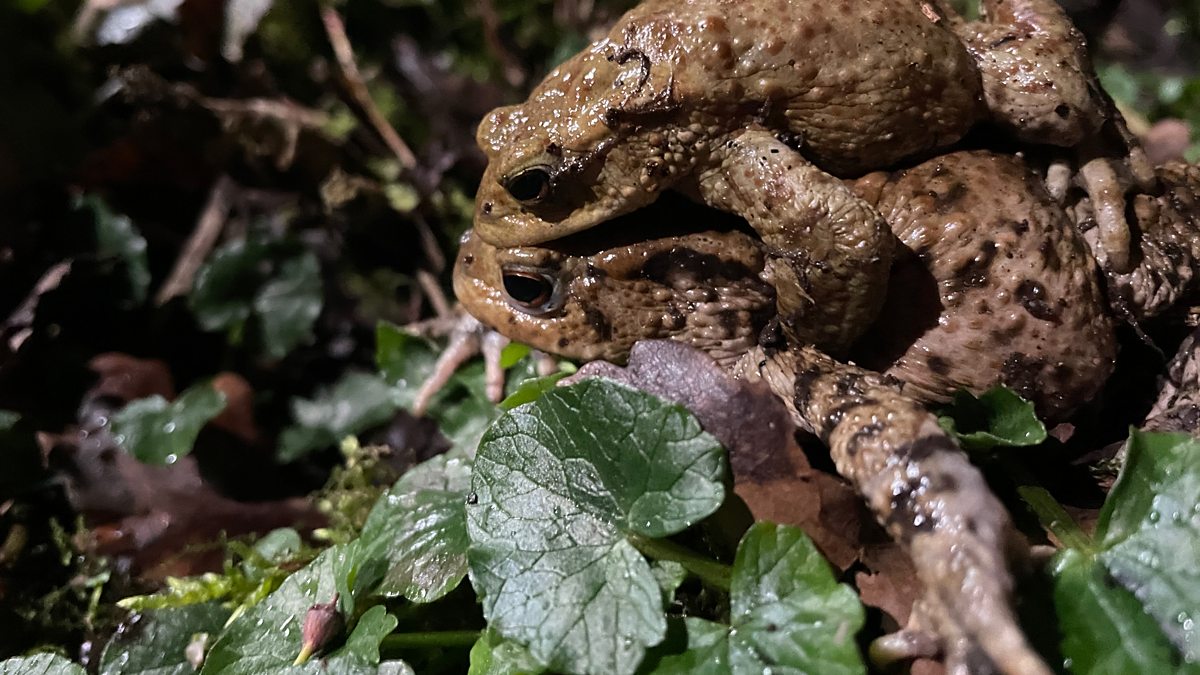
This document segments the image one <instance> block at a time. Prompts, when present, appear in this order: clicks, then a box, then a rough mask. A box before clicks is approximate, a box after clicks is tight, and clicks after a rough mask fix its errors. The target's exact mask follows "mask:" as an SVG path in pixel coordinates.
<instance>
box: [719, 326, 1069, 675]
mask: <svg viewBox="0 0 1200 675" xmlns="http://www.w3.org/2000/svg"><path fill="white" fill-rule="evenodd" d="M740 374H741V375H743V376H744V377H747V378H749V379H757V378H760V377H761V379H763V380H765V381H766V382H767V384H768V385H769V386H770V387H771V389H772V391H774V392H775V394H776V395H778V396H779V397H780V398H782V399H783V400H784V402H785V403H786V404H787V406H788V408H789V409H790V411H791V413H792V416H793V418H795V420H796V422H797V424H799V425H800V426H801V427H803V428H805V429H806V430H808V431H810V432H812V433H814V434H816V435H817V436H818V437H819V438H820V439H822V440H823V441H825V442H826V443H827V444H828V445H829V448H830V453H831V455H832V457H833V460H834V462H835V463H836V464H837V468H838V471H839V473H841V474H842V475H843V476H844V477H846V478H847V479H848V480H849V481H850V482H851V483H852V484H853V485H854V487H855V488H856V489H857V490H858V492H859V493H860V494H861V495H862V496H863V497H864V498H865V499H866V500H867V502H868V503H869V504H870V506H871V509H872V511H873V512H874V513H875V514H876V517H877V518H878V519H879V521H880V523H881V524H883V526H884V527H885V528H886V529H887V530H888V533H889V534H891V536H892V537H893V538H895V539H896V540H897V541H899V542H900V543H901V544H902V545H904V547H905V548H906V550H907V551H908V553H909V555H910V556H911V557H912V559H913V563H914V564H915V567H916V569H917V574H918V576H919V578H920V579H921V583H922V584H923V585H924V587H925V591H926V594H925V597H924V599H923V606H924V609H925V610H926V616H924V617H923V619H924V620H925V621H929V622H931V623H932V624H933V626H934V628H935V629H936V631H937V633H938V635H939V636H940V638H941V640H942V643H943V648H944V651H945V655H946V663H947V666H948V670H949V672H951V673H965V672H986V670H983V671H981V670H980V667H982V666H981V664H985V663H986V662H987V661H990V662H991V663H992V664H994V665H995V667H996V668H997V669H998V670H999V671H1000V672H1003V673H1011V674H1017V673H1019V674H1021V675H1030V674H1036V675H1040V674H1043V673H1045V674H1047V675H1048V674H1049V673H1050V672H1051V671H1050V670H1049V669H1048V668H1047V667H1046V665H1045V664H1044V663H1043V662H1042V660H1041V658H1040V657H1039V656H1038V655H1037V654H1036V652H1034V651H1033V649H1032V648H1031V647H1030V646H1029V644H1028V642H1027V641H1026V639H1025V636H1024V634H1023V633H1022V632H1021V629H1020V628H1019V627H1018V625H1017V621H1016V618H1015V616H1014V614H1013V610H1012V605H1011V600H1012V588H1013V582H1012V577H1011V576H1010V574H1009V563H1010V561H1017V562H1024V559H1025V554H1026V553H1027V551H1026V548H1025V544H1024V542H1023V540H1022V539H1021V538H1020V536H1019V535H1018V534H1017V533H1016V531H1015V530H1014V529H1013V525H1012V522H1011V520H1010V519H1009V516H1008V513H1007V512H1006V511H1005V510H1004V507H1003V506H1002V505H1001V504H1000V502H999V501H998V500H997V499H996V498H995V497H994V496H993V495H992V494H991V491H990V490H988V487H987V484H986V483H985V482H984V480H983V476H982V475H981V474H980V473H979V471H978V470H977V469H976V468H975V467H974V466H972V465H971V463H970V461H969V460H968V459H967V457H966V455H964V454H963V453H962V451H961V450H959V449H958V446H957V445H956V444H955V442H954V441H953V440H952V439H951V438H950V437H948V436H947V435H946V433H945V432H944V431H942V429H941V428H940V427H938V424H937V420H936V419H935V418H934V416H933V415H932V414H930V413H929V412H928V411H926V410H925V409H924V408H923V407H922V406H921V405H920V404H918V403H917V402H916V401H914V400H912V399H910V398H909V397H907V396H905V395H903V394H902V393H901V392H900V390H899V388H898V385H897V382H896V381H895V380H891V379H889V378H887V377H885V376H883V375H880V374H879V373H874V372H871V371H866V370H863V369H861V368H858V367H856V366H851V365H846V364H842V363H839V362H837V361H835V360H833V359H832V358H830V357H828V356H826V355H824V354H822V353H820V352H818V351H817V350H815V349H812V348H808V347H804V348H800V349H793V350H790V351H777V352H776V351H764V350H762V349H761V348H758V349H756V350H753V351H752V352H751V353H750V354H749V355H748V356H747V357H746V358H745V359H744V360H743V361H742V363H741V368H740ZM981 659H982V660H981Z"/></svg>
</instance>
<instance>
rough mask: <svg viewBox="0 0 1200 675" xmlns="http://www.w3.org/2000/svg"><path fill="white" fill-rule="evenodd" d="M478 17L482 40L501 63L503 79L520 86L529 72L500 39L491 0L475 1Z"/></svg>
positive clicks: (494, 9) (498, 17)
mask: <svg viewBox="0 0 1200 675" xmlns="http://www.w3.org/2000/svg"><path fill="white" fill-rule="evenodd" d="M476 8H477V9H478V10H479V18H480V19H481V20H482V21H483V42H484V45H485V46H486V48H487V51H488V53H489V54H491V55H492V58H494V59H496V60H497V61H499V62H500V64H501V66H502V67H501V70H502V71H503V73H504V80H505V81H506V82H508V84H509V85H510V86H512V87H521V86H522V85H523V84H524V83H525V80H526V79H528V77H529V73H527V72H525V69H524V68H522V67H521V62H520V60H518V59H517V57H516V56H515V55H514V54H513V53H512V52H511V51H509V49H508V47H506V46H505V45H504V40H502V39H500V15H499V14H498V13H497V12H496V6H495V5H494V4H492V0H479V2H478V3H476Z"/></svg>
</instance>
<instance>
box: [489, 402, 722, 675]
mask: <svg viewBox="0 0 1200 675" xmlns="http://www.w3.org/2000/svg"><path fill="white" fill-rule="evenodd" d="M724 468H725V464H724V454H723V453H722V451H721V447H720V445H719V444H718V443H717V442H716V440H715V439H713V438H712V437H711V436H709V435H708V434H706V433H704V432H703V431H701V430H700V425H699V423H698V422H697V421H696V419H695V418H694V417H692V416H691V415H690V414H689V413H688V412H687V411H686V410H684V409H683V408H682V407H680V406H677V405H672V404H668V403H665V402H664V401H662V400H660V399H658V398H655V397H653V396H651V395H649V394H646V393H643V392H640V391H637V390H634V389H629V388H627V387H625V386H623V385H619V384H617V383H615V382H611V381H607V380H586V381H584V382H581V383H579V384H576V385H573V386H571V387H567V388H559V389H556V390H554V391H552V392H549V393H547V394H545V395H544V396H542V397H541V398H540V399H538V400H537V401H534V402H533V403H530V404H528V405H525V406H521V407H519V408H516V409H514V410H512V411H510V412H508V413H506V414H505V415H503V416H501V417H500V419H498V420H497V421H496V422H495V423H494V424H493V425H492V426H491V428H489V429H488V431H487V432H486V433H485V434H484V436H483V440H482V441H481V443H480V447H479V454H478V456H477V458H476V462H475V475H474V477H473V480H472V493H473V495H474V497H475V499H474V500H470V499H468V503H467V531H468V535H469V537H470V540H471V548H470V551H469V553H468V557H469V560H470V569H471V579H472V583H473V584H474V586H475V589H476V591H477V592H478V593H479V595H480V596H481V600H482V602H483V611H484V616H485V617H487V619H488V621H489V625H490V626H491V627H492V628H493V629H494V630H496V631H497V632H498V633H499V634H500V635H501V636H503V637H505V638H508V639H512V640H515V641H517V642H519V643H521V644H524V645H526V646H527V647H528V649H529V651H530V653H531V654H532V655H533V656H534V658H536V659H537V660H538V661H539V662H541V663H543V664H545V665H546V666H548V667H549V668H550V669H552V670H565V671H570V672H587V673H631V672H633V671H634V669H636V668H637V665H638V663H639V662H640V661H641V659H642V656H643V654H644V653H645V649H646V647H648V646H651V645H654V644H657V643H658V642H660V641H661V640H662V639H663V636H664V634H665V631H666V620H665V618H664V616H663V597H662V592H661V590H660V589H659V586H658V583H657V581H656V580H655V577H654V574H653V573H652V572H651V570H650V566H649V565H648V564H647V563H646V560H645V559H644V558H643V557H642V556H641V555H640V554H639V553H638V552H637V551H636V550H635V549H634V547H633V545H632V544H631V543H630V542H629V540H628V538H627V537H628V536H629V535H641V536H645V537H665V536H669V535H671V534H674V533H676V532H679V531H681V530H683V529H685V528H687V527H688V526H690V525H692V524H693V523H695V522H697V521H699V520H700V519H702V518H704V517H705V516H707V515H709V514H711V513H712V512H713V511H715V510H716V509H717V507H718V506H720V504H721V501H722V499H723V497H724V486H723V483H722V476H723V474H724Z"/></svg>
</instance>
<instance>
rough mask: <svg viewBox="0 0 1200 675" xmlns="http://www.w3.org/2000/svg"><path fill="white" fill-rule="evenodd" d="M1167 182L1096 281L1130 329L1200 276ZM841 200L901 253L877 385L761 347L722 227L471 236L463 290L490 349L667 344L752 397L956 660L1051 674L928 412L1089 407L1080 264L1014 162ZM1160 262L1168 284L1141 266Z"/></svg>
mask: <svg viewBox="0 0 1200 675" xmlns="http://www.w3.org/2000/svg"><path fill="white" fill-rule="evenodd" d="M1161 174H1162V176H1163V178H1164V181H1165V183H1167V184H1168V185H1171V186H1172V188H1171V189H1170V190H1169V191H1168V192H1167V193H1166V194H1165V195H1163V196H1160V197H1158V198H1149V197H1146V198H1144V199H1140V201H1137V202H1135V206H1139V205H1140V208H1139V209H1138V214H1139V216H1140V217H1141V220H1140V221H1139V226H1140V227H1141V229H1142V230H1143V232H1144V237H1145V239H1144V241H1143V242H1142V243H1143V248H1144V249H1145V250H1147V251H1148V253H1147V254H1145V255H1143V256H1142V263H1141V265H1140V266H1139V267H1138V268H1137V269H1135V270H1134V271H1133V272H1131V273H1130V274H1128V275H1125V276H1119V275H1109V283H1110V286H1112V287H1113V288H1117V289H1124V290H1125V291H1126V292H1125V294H1124V295H1123V296H1122V297H1123V300H1122V301H1123V302H1125V303H1126V304H1127V305H1128V307H1132V308H1134V309H1128V307H1127V312H1132V313H1134V314H1137V315H1138V316H1148V315H1151V314H1154V313H1158V312H1161V311H1165V310H1166V309H1168V308H1169V305H1170V304H1171V303H1169V302H1166V301H1164V300H1163V298H1172V299H1175V300H1179V299H1182V298H1184V297H1186V296H1187V295H1189V294H1194V284H1193V283H1192V281H1191V280H1192V270H1194V269H1195V268H1196V261H1197V260H1200V257H1198V256H1200V250H1197V249H1198V248H1200V242H1196V241H1194V239H1195V237H1194V236H1192V237H1191V238H1190V239H1189V238H1186V237H1185V233H1186V231H1187V230H1188V228H1191V232H1193V233H1194V232H1195V231H1196V230H1195V228H1196V227H1197V225H1200V223H1197V222H1196V220H1195V218H1196V213H1197V211H1196V210H1195V206H1196V201H1195V198H1196V194H1197V189H1198V188H1200V175H1198V174H1197V173H1196V171H1195V170H1194V168H1192V167H1186V166H1183V165H1173V166H1170V167H1165V168H1164V169H1163V170H1162V172H1161ZM851 188H852V189H853V192H854V193H855V194H856V195H857V196H858V197H859V198H861V199H863V200H864V201H865V202H866V203H869V204H871V205H872V206H873V207H875V208H877V209H878V210H879V212H881V213H883V214H886V216H887V218H888V220H889V221H890V223H891V230H892V232H893V236H894V237H895V238H896V239H897V240H898V243H897V247H898V249H899V250H900V251H901V252H902V253H901V255H899V256H897V263H896V265H895V266H894V267H893V269H892V272H891V277H892V278H891V281H892V290H891V292H890V293H889V296H888V300H887V303H886V304H885V309H884V312H883V314H882V316H881V319H880V320H879V321H878V322H877V323H876V324H875V325H874V327H873V328H872V329H871V330H870V331H869V334H870V336H871V337H870V338H869V339H866V340H863V341H860V343H859V344H858V345H856V347H855V349H854V352H855V354H856V358H857V359H859V360H860V362H868V361H873V362H874V365H876V366H877V367H879V368H880V369H881V370H883V371H884V372H883V373H882V374H881V373H875V372H871V371H869V370H866V369H864V368H861V367H856V366H852V365H848V364H845V363H839V362H838V361H835V360H834V359H832V358H830V357H828V356H826V355H824V354H822V353H820V352H819V351H817V350H814V349H811V348H809V347H806V346H797V347H794V348H792V349H769V348H763V347H760V346H758V345H757V344H756V342H757V337H758V335H759V331H760V328H761V327H762V326H764V325H765V324H766V323H767V322H769V321H770V317H771V316H772V312H773V311H774V308H775V302H776V299H775V298H774V293H773V291H774V289H775V288H776V284H777V283H778V280H777V279H775V278H773V277H772V275H771V273H770V266H769V265H768V264H767V262H768V260H769V253H768V252H767V250H766V247H765V246H764V245H762V243H761V242H759V241H758V240H757V239H756V238H755V237H753V236H751V235H750V234H747V233H746V232H742V231H738V230H736V229H731V230H728V231H724V232H705V233H696V232H693V233H682V234H680V233H675V234H665V235H664V236H661V237H649V238H645V239H642V240H636V239H635V237H636V236H643V237H646V234H645V229H644V223H642V224H641V225H638V223H636V222H634V223H626V225H627V226H628V227H626V230H627V231H629V232H641V233H642V234H641V235H634V234H630V233H628V232H627V234H626V235H625V236H626V237H627V238H631V239H632V240H631V241H623V242H620V241H619V242H617V243H616V245H615V246H614V247H612V248H607V249H602V250H599V252H597V250H598V249H597V242H598V240H599V241H603V240H600V239H598V238H597V237H595V236H584V237H572V238H567V239H565V240H560V241H557V242H553V243H551V244H548V245H545V246H541V247H513V248H510V249H498V248H495V247H492V246H490V245H488V244H487V243H486V242H484V241H483V240H482V239H481V238H479V237H475V236H473V235H468V237H467V238H466V239H465V241H464V245H463V248H462V251H461V252H460V255H459V258H458V265H457V267H456V273H455V288H456V293H457V294H458V296H459V298H460V300H461V301H462V302H463V304H464V306H465V307H466V308H467V309H468V310H469V311H471V312H472V313H474V314H475V315H476V316H478V317H479V318H481V319H482V320H483V321H484V322H486V323H489V324H491V325H493V326H494V327H496V328H497V329H498V330H500V331H501V332H502V333H504V334H505V335H507V336H509V337H512V338H514V339H518V340H521V341H523V342H527V343H529V344H531V345H533V346H536V347H539V348H542V349H546V350H548V351H552V352H555V353H560V354H565V355H568V356H571V357H574V358H580V359H592V358H604V359H609V360H616V361H620V360H621V359H623V358H624V356H625V355H626V354H627V353H628V350H629V348H630V347H631V346H632V344H633V342H634V341H636V340H638V339H642V338H649V337H668V338H671V339H676V340H681V341H684V342H687V343H689V344H694V345H696V346H698V347H700V348H701V349H704V350H706V351H708V352H709V353H711V354H712V355H713V356H714V357H715V358H716V359H717V360H718V361H719V362H721V363H723V364H725V365H726V366H727V367H728V368H729V369H730V370H731V371H733V372H737V373H739V374H741V375H742V376H744V377H748V378H762V379H764V380H765V381H766V382H767V383H768V384H769V385H770V386H771V387H772V389H773V390H774V391H775V392H776V393H777V394H778V395H779V396H780V397H781V398H783V399H784V401H785V403H787V404H788V405H789V407H790V408H791V410H792V412H793V415H794V417H795V418H796V421H797V422H798V424H799V425H800V426H801V427H802V428H805V429H807V430H809V431H811V432H813V433H815V434H816V435H817V436H818V437H820V438H821V439H823V440H825V441H826V442H827V443H828V444H829V445H830V448H831V453H832V456H833V458H834V461H835V463H836V464H837V467H838V470H839V472H840V473H842V475H844V476H845V477H847V478H848V479H849V480H850V481H851V482H852V483H853V484H854V486H855V487H856V489H857V490H858V491H859V492H860V494H862V495H863V496H864V498H865V499H866V500H867V501H868V503H869V504H870V505H871V507H872V510H873V511H874V512H875V513H876V515H877V517H878V518H879V519H880V521H881V522H882V523H883V524H884V526H885V527H887V528H888V530H889V532H891V534H892V535H893V536H894V537H895V538H896V539H897V540H898V541H901V542H902V543H904V544H905V546H906V547H907V548H908V550H909V552H910V553H911V554H912V555H913V558H914V561H915V562H916V565H917V567H918V570H919V574H920V576H921V578H922V581H923V583H924V584H925V586H926V589H927V593H928V594H927V596H926V599H925V607H926V610H927V611H926V613H925V614H924V615H923V616H924V618H925V620H927V621H932V622H933V627H934V628H935V629H936V630H937V632H938V634H939V635H940V636H941V637H942V638H943V644H944V647H945V649H946V650H947V656H948V658H949V659H950V661H951V662H952V663H954V662H959V663H962V662H966V661H967V660H969V659H970V658H972V652H973V651H974V650H977V649H979V650H982V651H983V653H985V654H986V655H987V656H988V657H989V658H990V659H991V660H992V661H993V662H994V663H996V664H997V665H998V666H999V667H1000V668H1001V669H1002V670H1003V671H1005V672H1046V671H1045V670H1044V666H1043V665H1041V664H1040V662H1039V661H1038V660H1037V657H1036V656H1035V655H1034V653H1033V652H1032V651H1030V650H1029V649H1028V647H1027V645H1025V642H1024V638H1023V637H1022V636H1021V633H1020V631H1019V629H1018V628H1017V627H1016V623H1015V621H1014V619H1013V617H1012V615H1011V610H1010V609H1009V605H1008V604H1007V602H1008V595H1009V593H1010V591H1011V579H1010V577H1009V576H1008V573H1007V567H1006V565H1007V564H1008V561H1009V554H1010V553H1012V551H1013V550H1014V549H1013V548H1012V547H1013V546H1014V545H1015V544H1014V543H1013V542H1014V541H1015V539H1014V533H1013V530H1012V527H1011V523H1010V522H1009V521H1008V516H1007V514H1006V513H1005V512H1004V510H1003V508H1002V507H1001V506H1000V504H999V503H998V502H997V501H996V500H995V499H994V498H993V497H991V495H990V493H988V492H987V489H986V486H985V485H984V484H983V483H982V479H981V478H980V477H979V476H978V473H977V472H976V471H975V470H974V469H973V468H972V467H971V466H970V464H969V462H967V461H966V459H965V458H964V457H962V456H961V453H959V452H958V451H957V449H956V447H955V445H954V443H953V442H952V441H951V440H950V439H949V438H948V437H946V436H945V435H944V434H943V433H942V432H941V430H940V429H938V428H937V425H936V421H935V420H934V419H933V417H932V415H930V414H929V413H928V412H927V411H926V410H925V408H924V407H923V405H922V402H923V401H930V400H940V399H943V398H944V397H945V396H946V395H948V394H949V393H950V392H951V391H952V390H954V389H956V388H958V387H966V388H969V389H972V390H975V391H980V390H982V389H986V388H987V387H989V386H991V385H992V384H995V383H1005V384H1008V385H1009V386H1011V387H1013V388H1015V389H1017V390H1018V391H1020V392H1021V393H1022V394H1024V395H1026V396H1028V397H1029V398H1031V399H1032V400H1033V401H1034V402H1035V404H1036V405H1037V407H1038V409H1039V411H1040V412H1041V413H1042V414H1043V415H1046V416H1050V417H1058V416H1061V415H1063V414H1065V413H1066V412H1068V411H1069V410H1071V409H1072V408H1073V407H1075V406H1076V405H1078V404H1080V403H1082V402H1083V401H1085V400H1087V399H1088V398H1090V397H1091V396H1092V395H1093V394H1094V393H1095V392H1096V391H1097V390H1098V388H1099V387H1100V386H1101V384H1102V383H1103V381H1104V379H1105V378H1106V377H1107V375H1108V373H1109V372H1110V370H1111V368H1112V363H1113V358H1114V357H1115V347H1114V341H1113V332H1112V331H1113V321H1112V319H1111V318H1110V313H1109V311H1108V308H1107V307H1106V305H1105V300H1104V296H1103V294H1102V293H1101V292H1100V287H1099V281H1098V280H1099V275H1098V273H1097V269H1096V266H1095V263H1094V261H1093V260H1092V258H1091V256H1090V254H1089V252H1088V250H1087V247H1086V245H1085V244H1084V243H1083V242H1082V240H1081V238H1080V236H1079V235H1078V234H1077V232H1076V231H1075V229H1074V228H1073V227H1072V226H1071V224H1070V222H1069V219H1068V218H1067V216H1066V214H1065V213H1064V212H1063V211H1062V210H1061V209H1059V208H1058V207H1057V206H1056V205H1055V204H1054V202H1053V200H1051V198H1050V197H1049V195H1047V194H1046V192H1045V190H1044V188H1043V187H1042V185H1041V183H1040V181H1039V180H1038V179H1037V178H1036V177H1035V176H1034V175H1033V174H1032V173H1031V172H1030V171H1029V170H1028V169H1027V168H1026V167H1025V166H1024V164H1023V163H1022V162H1021V161H1020V160H1019V159H1017V158H1014V157H1009V156H1000V155H993V154H989V153H955V154H951V155H947V156H945V157H941V158H938V159H935V160H931V161H929V162H926V163H924V164H921V165H919V166H917V167H915V168H913V169H909V170H906V171H900V172H897V173H895V174H891V175H889V174H883V173H877V174H872V175H869V176H867V177H865V178H863V179H861V180H859V181H856V182H855V183H853V184H851ZM642 215H643V217H645V215H646V212H643V214H642ZM1189 218H1190V220H1189ZM639 227H640V228H642V229H638V228H639ZM608 234H609V235H612V234H614V233H613V232H609V233H608ZM1166 251H1170V255H1171V256H1172V257H1171V267H1170V269H1171V270H1172V272H1171V273H1170V274H1166V273H1153V272H1152V271H1151V270H1149V269H1147V266H1148V265H1150V264H1151V262H1152V261H1157V262H1154V263H1153V264H1155V265H1157V266H1158V267H1159V268H1161V267H1162V263H1163V262H1164V260H1165V258H1163V256H1165V255H1167V253H1166ZM1135 289H1137V290H1135ZM902 383H903V384H902ZM884 419H886V420H888V421H887V423H886V424H881V423H880V422H879V420H884ZM916 448H920V451H919V452H916V451H915V449H916ZM914 480H916V481H917V483H913V482H912V481H914ZM898 481H899V482H898ZM902 485H909V486H910V487H911V488H912V489H910V490H908V491H904V490H901V491H900V492H899V493H898V492H896V490H897V486H902ZM964 486H966V487H964ZM897 494H901V495H907V496H906V497H905V498H904V499H897V497H896V495H897Z"/></svg>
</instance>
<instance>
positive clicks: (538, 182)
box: [503, 166, 550, 204]
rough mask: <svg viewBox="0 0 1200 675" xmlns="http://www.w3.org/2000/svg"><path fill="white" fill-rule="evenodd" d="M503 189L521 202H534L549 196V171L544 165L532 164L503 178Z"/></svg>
mask: <svg viewBox="0 0 1200 675" xmlns="http://www.w3.org/2000/svg"><path fill="white" fill-rule="evenodd" d="M503 183H504V189H505V190H508V194H510V195H512V196H513V199H515V200H517V201H519V202H521V203H522V204H536V203H538V202H540V201H542V200H543V199H545V198H546V197H549V196H550V172H549V171H548V170H547V169H546V167H544V166H532V167H529V168H528V169H525V170H523V171H521V172H520V173H518V174H517V175H515V176H512V177H509V178H505V179H504V181H503Z"/></svg>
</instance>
